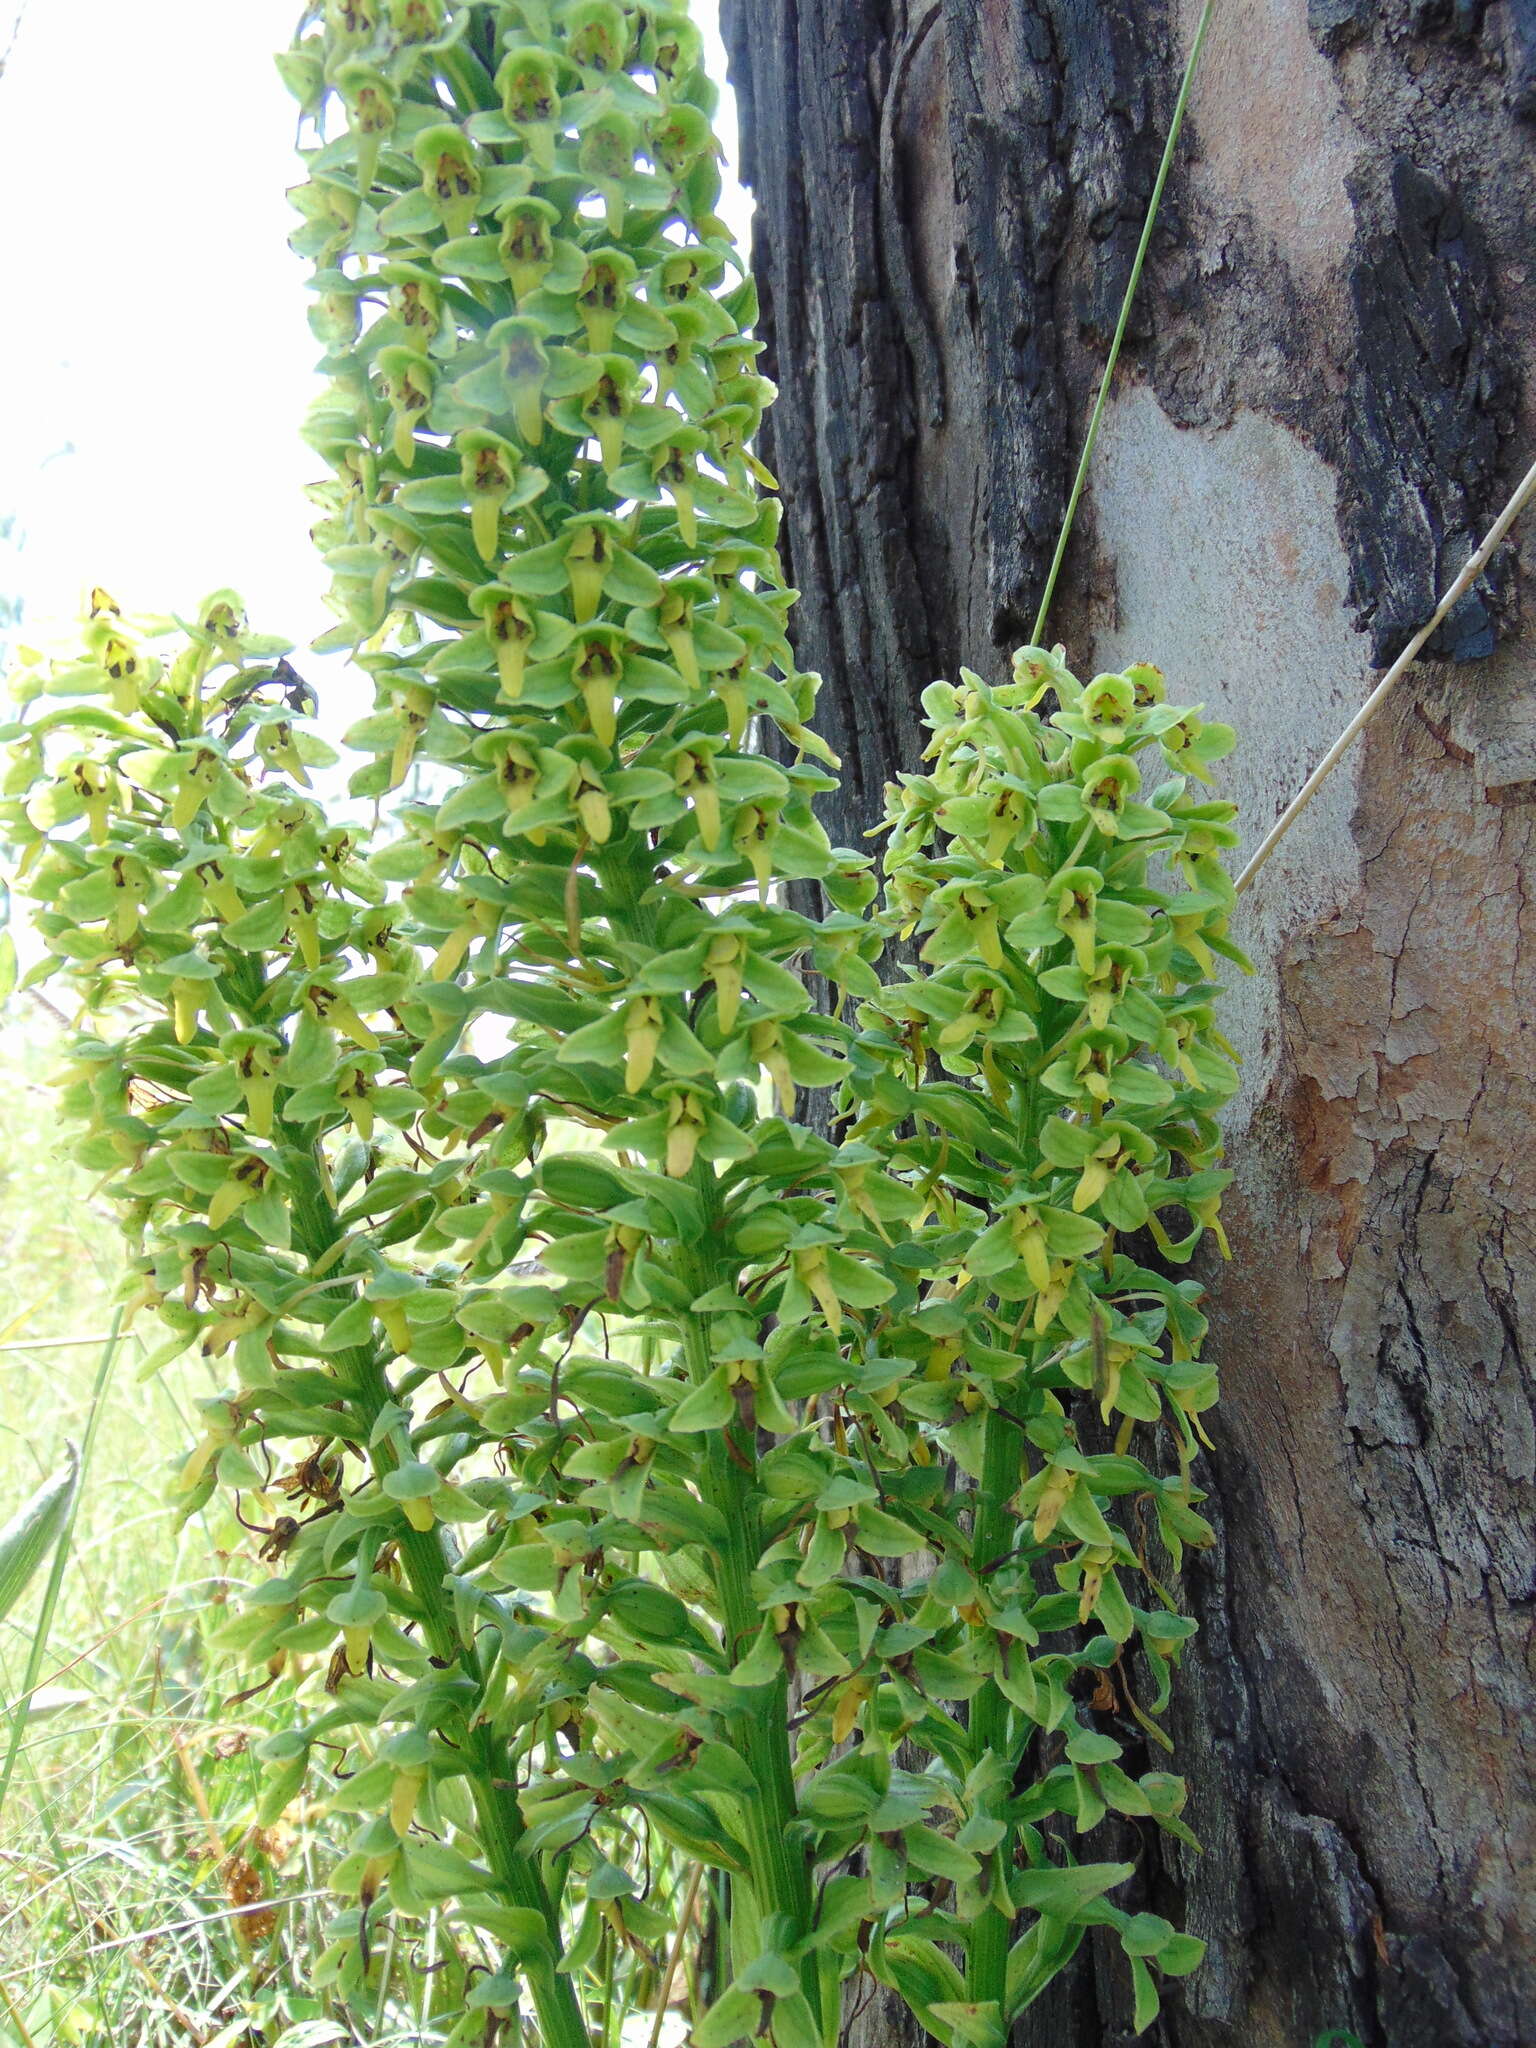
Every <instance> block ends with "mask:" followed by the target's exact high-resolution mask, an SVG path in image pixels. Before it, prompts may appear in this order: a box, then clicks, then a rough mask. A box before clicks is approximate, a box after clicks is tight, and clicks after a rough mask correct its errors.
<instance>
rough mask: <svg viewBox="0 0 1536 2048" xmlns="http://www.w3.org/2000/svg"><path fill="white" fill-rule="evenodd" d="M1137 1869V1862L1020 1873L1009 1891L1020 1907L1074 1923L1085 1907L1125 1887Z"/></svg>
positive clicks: (1082, 1865)
mask: <svg viewBox="0 0 1536 2048" xmlns="http://www.w3.org/2000/svg"><path fill="white" fill-rule="evenodd" d="M1135 1868H1136V1866H1135V1864H1134V1863H1079V1864H1077V1865H1075V1866H1073V1867H1071V1868H1068V1869H1060V1868H1056V1869H1050V1870H1020V1871H1017V1872H1016V1873H1015V1874H1014V1876H1013V1878H1012V1879H1011V1880H1010V1884H1009V1889H1010V1891H1011V1892H1012V1894H1013V1897H1014V1901H1015V1903H1016V1904H1017V1905H1020V1906H1026V1907H1028V1908H1029V1909H1030V1910H1031V1911H1033V1912H1036V1913H1047V1914H1050V1915H1052V1916H1053V1917H1054V1918H1057V1919H1061V1920H1071V1919H1075V1918H1076V1916H1077V1915H1078V1914H1079V1913H1080V1912H1081V1911H1082V1909H1083V1907H1084V1906H1087V1905H1091V1904H1092V1902H1093V1901H1094V1900H1095V1899H1098V1898H1102V1897H1103V1895H1104V1894H1105V1892H1107V1891H1112V1890H1113V1889H1114V1887H1115V1886H1116V1885H1117V1884H1124V1883H1125V1880H1126V1879H1127V1878H1128V1877H1129V1876H1131V1874H1132V1873H1133V1872H1134V1870H1135Z"/></svg>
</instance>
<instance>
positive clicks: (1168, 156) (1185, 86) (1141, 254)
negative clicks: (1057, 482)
mask: <svg viewBox="0 0 1536 2048" xmlns="http://www.w3.org/2000/svg"><path fill="white" fill-rule="evenodd" d="M1214 5H1215V0H1205V6H1204V7H1203V8H1202V9H1201V10H1200V20H1199V22H1198V24H1197V25H1196V28H1195V39H1194V41H1193V42H1192V43H1191V44H1190V46H1189V60H1188V62H1187V63H1186V64H1185V66H1184V76H1183V79H1182V80H1181V81H1180V84H1179V96H1178V98H1177V99H1176V100H1175V101H1174V103H1173V119H1172V121H1171V122H1170V123H1169V125H1168V140H1167V141H1166V142H1165V143H1164V144H1163V160H1162V162H1161V163H1160V164H1159V165H1158V167H1157V178H1156V180H1155V182H1154V184H1153V186H1152V197H1151V198H1150V199H1149V200H1148V202H1147V217H1146V219H1145V220H1144V221H1143V223H1142V228H1141V240H1140V241H1139V242H1138V243H1137V245H1136V256H1135V260H1134V261H1133V262H1132V264H1131V274H1130V277H1129V278H1128V279H1127V280H1126V286H1125V296H1124V297H1123V298H1122V299H1121V301H1120V317H1119V319H1118V320H1117V321H1116V322H1115V333H1114V339H1113V340H1112V341H1111V342H1110V344H1109V357H1108V360H1107V361H1106V362H1105V365H1104V375H1103V377H1102V378H1101V379H1100V380H1099V395H1098V397H1097V398H1096V399H1095V400H1094V403H1093V415H1092V417H1091V418H1090V420H1089V422H1088V432H1087V435H1086V437H1085V438H1084V441H1083V452H1082V455H1081V457H1080V458H1079V460H1078V465H1077V474H1076V476H1075V477H1073V479H1072V492H1071V496H1070V497H1069V498H1068V499H1067V509H1066V512H1065V514H1064V516H1063V518H1062V522H1061V532H1060V533H1059V534H1058V535H1057V537H1056V552H1055V554H1054V555H1052V557H1051V566H1050V569H1049V571H1048V573H1047V575H1046V579H1045V591H1044V594H1043V595H1042V597H1041V599H1040V609H1039V611H1038V612H1037V613H1036V615H1035V624H1034V630H1033V631H1032V632H1031V634H1030V636H1029V637H1030V640H1031V642H1032V643H1033V645H1034V646H1036V647H1038V646H1039V645H1040V644H1041V635H1042V634H1043V633H1044V631H1045V621H1046V618H1047V616H1048V614H1049V612H1050V609H1051V599H1052V598H1053V597H1054V596H1055V594H1056V579H1057V577H1058V576H1059V575H1060V574H1061V564H1062V561H1063V559H1064V557H1065V555H1066V552H1067V542H1068V541H1069V540H1070V539H1071V537H1072V522H1073V521H1074V520H1075V519H1076V517H1077V505H1078V500H1079V499H1080V498H1081V497H1082V495H1083V486H1084V485H1085V484H1086V483H1087V481H1088V465H1089V463H1090V462H1091V461H1092V460H1093V449H1094V443H1095V442H1096V441H1097V440H1098V438H1099V422H1100V421H1101V420H1102V419H1103V417H1104V404H1105V401H1106V400H1107V398H1108V397H1109V387H1110V384H1111V383H1112V382H1113V380H1114V375H1115V365H1116V364H1117V363H1118V362H1119V360H1120V345H1121V343H1122V342H1123V341H1124V340H1125V330H1126V328H1127V327H1128V326H1129V324H1130V318H1131V307H1132V306H1133V304H1134V303H1135V300H1136V287H1137V286H1138V285H1139V284H1140V283H1141V269H1142V265H1143V264H1144V263H1145V262H1146V260H1147V251H1148V249H1149V248H1150V247H1151V246H1152V230H1153V229H1154V228H1155V227H1156V226H1157V215H1158V209H1159V208H1160V207H1161V205H1162V203H1163V187H1164V185H1166V184H1167V182H1168V171H1169V168H1170V166H1171V165H1172V163H1173V153H1174V151H1175V149H1177V147H1178V142H1179V130H1180V129H1181V128H1182V127H1183V126H1184V109H1185V108H1186V107H1187V106H1188V104H1189V89H1190V87H1191V86H1192V85H1193V84H1194V82H1195V67H1196V65H1197V64H1198V63H1199V62H1200V51H1201V49H1202V48H1203V46H1204V43H1205V32H1206V30H1207V29H1208V28H1209V27H1210V25H1211V11H1212V8H1213V7H1214Z"/></svg>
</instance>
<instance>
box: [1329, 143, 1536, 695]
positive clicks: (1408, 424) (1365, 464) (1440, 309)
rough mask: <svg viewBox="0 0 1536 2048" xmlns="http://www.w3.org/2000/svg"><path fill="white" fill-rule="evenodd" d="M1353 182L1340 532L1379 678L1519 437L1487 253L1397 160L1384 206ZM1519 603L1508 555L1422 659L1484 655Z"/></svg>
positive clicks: (1461, 545) (1475, 525) (1469, 544)
mask: <svg viewBox="0 0 1536 2048" xmlns="http://www.w3.org/2000/svg"><path fill="white" fill-rule="evenodd" d="M1368 184H1369V180H1368V178H1367V177H1365V176H1362V177H1361V178H1360V179H1358V180H1357V181H1356V187H1357V189H1356V190H1355V191H1354V194H1353V196H1354V199H1355V203H1356V207H1357V210H1358V212H1359V213H1360V215H1361V217H1362V218H1367V219H1368V218H1370V217H1371V216H1372V215H1373V214H1375V213H1377V212H1378V211H1379V212H1380V213H1382V214H1384V215H1385V218H1386V221H1387V225H1386V227H1385V229H1384V230H1383V231H1382V232H1379V233H1370V232H1367V233H1366V235H1365V236H1364V238H1363V246H1362V248H1361V250H1360V253H1359V256H1358V259H1357V261H1356V263H1355V265H1354V269H1353V272H1352V275H1351V278H1350V290H1351V296H1352V299H1353V304H1354V311H1355V319H1356V324H1357V330H1358V336H1359V344H1358V349H1357V353H1356V356H1355V360H1354V363H1353V365H1352V367H1351V371H1350V380H1349V391H1348V395H1347V398H1346V401H1345V424H1344V451H1343V454H1344V461H1343V468H1344V478H1345V500H1344V520H1343V527H1344V536H1345V541H1346V544H1347V546H1348V548H1349V553H1350V565H1351V571H1352V575H1351V584H1350V599H1351V602H1352V603H1353V605H1354V606H1355V613H1356V619H1357V622H1358V623H1359V624H1360V625H1361V626H1363V627H1365V628H1366V629H1368V630H1369V632H1370V635H1371V659H1372V661H1373V662H1374V663H1375V665H1376V666H1377V667H1378V668H1382V667H1385V666H1386V664H1387V663H1388V662H1390V661H1391V660H1392V659H1393V658H1394V656H1395V655H1397V654H1398V653H1399V652H1400V651H1401V649H1402V648H1403V646H1404V645H1405V644H1406V643H1407V641H1408V640H1409V639H1411V637H1412V636H1413V634H1414V632H1415V631H1416V630H1417V629H1418V627H1419V626H1420V625H1422V623H1423V622H1424V620H1425V619H1426V618H1427V617H1428V616H1429V614H1430V613H1431V612H1432V611H1433V610H1434V608H1435V603H1436V600H1437V598H1438V596H1439V594H1440V592H1441V590H1443V589H1444V587H1445V586H1446V584H1447V583H1449V582H1450V580H1451V578H1452V577H1453V576H1454V575H1455V573H1456V571H1457V570H1458V569H1459V568H1460V567H1461V565H1462V563H1463V562H1465V561H1466V559H1467V557H1468V555H1469V554H1471V552H1472V550H1473V549H1474V548H1475V547H1476V545H1477V543H1478V541H1479V540H1480V538H1481V537H1482V534H1483V533H1484V531H1485V530H1486V529H1487V527H1488V525H1489V524H1490V522H1491V521H1492V519H1493V517H1494V514H1495V513H1496V512H1497V511H1498V508H1499V504H1500V502H1501V499H1502V493H1501V491H1500V488H1499V472H1500V468H1501V464H1502V455H1503V443H1504V440H1505V439H1506V438H1507V436H1508V435H1509V434H1510V433H1511V432H1512V431H1513V427H1514V413H1515V376H1514V370H1513V362H1512V353H1511V350H1510V348H1509V346H1508V344H1507V343H1505V342H1504V341H1503V339H1502V338H1501V335H1500V331H1499V325H1498V304H1497V294H1496V292H1495V288H1494V281H1493V275H1492V270H1491V266H1490V264H1489V261H1488V255H1487V251H1486V249H1485V247H1484V244H1483V239H1482V236H1481V235H1480V234H1479V232H1478V230H1477V228H1476V226H1475V224H1474V223H1473V222H1472V221H1470V220H1469V219H1468V218H1467V215H1466V212H1465V210H1464V208H1463V206H1462V205H1461V203H1460V201H1459V200H1458V199H1457V198H1456V196H1455V195H1454V194H1453V193H1452V192H1450V191H1448V190H1447V189H1446V187H1445V186H1444V185H1442V184H1441V183H1440V182H1439V181H1438V180H1437V179H1436V178H1434V177H1433V176H1431V174H1430V173H1429V172H1427V171H1425V170H1422V169H1420V168H1419V167H1418V166H1417V165H1415V164H1413V163H1410V162H1409V161H1408V160H1407V159H1406V158H1402V157H1399V158H1398V159H1397V160H1396V161H1395V162H1394V163H1393V164H1392V165H1391V167H1390V172H1389V175H1388V179H1387V190H1386V193H1385V194H1384V195H1383V197H1382V199H1381V200H1380V201H1379V202H1378V201H1377V199H1376V196H1375V195H1374V194H1373V193H1372V192H1371V191H1370V190H1369V189H1368ZM1512 602H1513V574H1512V553H1511V551H1510V550H1508V549H1504V550H1501V551H1500V555H1499V556H1496V557H1495V559H1494V562H1493V563H1492V564H1491V565H1490V568H1489V572H1488V574H1487V575H1486V576H1484V577H1482V578H1480V579H1479V581H1478V582H1477V583H1476V584H1475V585H1474V586H1473V588H1472V589H1471V590H1469V591H1468V592H1467V593H1466V595H1465V596H1464V597H1463V598H1462V599H1461V600H1460V602H1459V603H1458V604H1457V605H1456V606H1455V608H1454V609H1453V610H1452V612H1451V614H1450V616H1449V617H1448V618H1447V619H1446V621H1445V624H1444V625H1443V626H1442V627H1441V629H1440V631H1439V632H1438V633H1437V634H1436V636H1435V639H1434V641H1433V642H1432V644H1431V649H1430V651H1431V653H1433V654H1436V655H1439V656H1441V657H1443V658H1446V659H1449V660H1452V661H1476V660H1481V659H1482V658H1483V657H1484V656H1486V655H1489V654H1491V653H1492V652H1493V649H1494V646H1495V643H1496V641H1497V639H1498V637H1499V634H1500V630H1501V624H1502V620H1503V617H1504V615H1505V614H1506V613H1507V612H1508V611H1509V609H1510V607H1511V604H1512Z"/></svg>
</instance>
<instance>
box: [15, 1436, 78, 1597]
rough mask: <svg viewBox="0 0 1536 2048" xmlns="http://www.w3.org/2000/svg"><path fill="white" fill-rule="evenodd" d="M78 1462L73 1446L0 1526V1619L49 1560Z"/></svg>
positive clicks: (66, 1512)
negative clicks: (52, 1471) (58, 1465)
mask: <svg viewBox="0 0 1536 2048" xmlns="http://www.w3.org/2000/svg"><path fill="white" fill-rule="evenodd" d="M79 1473H80V1467H79V1461H78V1459H77V1458H76V1457H75V1454H74V1451H73V1449H71V1451H70V1454H69V1463H68V1464H67V1465H64V1466H61V1467H60V1469H59V1470H58V1471H57V1472H55V1473H54V1475H53V1477H52V1478H51V1479H48V1480H45V1481H44V1483H43V1484H42V1485H41V1486H40V1487H39V1488H38V1489H37V1491H36V1493H34V1494H33V1496H32V1498H31V1499H30V1500H29V1501H27V1503H26V1504H25V1506H23V1507H22V1508H21V1509H19V1510H18V1512H17V1513H16V1514H15V1515H13V1516H12V1518H11V1519H10V1521H9V1522H7V1523H6V1525H5V1527H4V1528H3V1529H0V1621H3V1620H4V1619H5V1617H6V1615H8V1614H9V1613H10V1611H11V1609H12V1608H13V1607H14V1606H15V1605H16V1603H17V1601H18V1600H19V1599H20V1598H21V1596H22V1594H23V1593H24V1592H25V1591H26V1589H27V1585H28V1582H29V1581H30V1580H31V1578H32V1576H33V1574H34V1573H35V1572H36V1571H37V1570H38V1568H39V1567H40V1566H41V1565H42V1564H43V1563H44V1562H45V1561H46V1559H47V1557H48V1553H49V1552H50V1551H51V1550H52V1549H53V1546H54V1544H55V1543H56V1542H57V1541H58V1539H59V1535H60V1533H61V1531H62V1530H63V1528H64V1526H65V1524H66V1523H67V1522H68V1520H69V1511H70V1507H71V1505H72V1503H73V1501H74V1497H75V1488H76V1486H77V1485H78V1484H79Z"/></svg>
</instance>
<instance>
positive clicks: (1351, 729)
mask: <svg viewBox="0 0 1536 2048" xmlns="http://www.w3.org/2000/svg"><path fill="white" fill-rule="evenodd" d="M1533 492H1536V462H1533V463H1532V464H1531V466H1530V468H1529V469H1528V470H1527V471H1526V473H1525V475H1524V476H1523V477H1522V478H1521V479H1520V481H1519V483H1518V484H1516V486H1515V488H1514V490H1513V492H1512V493H1511V495H1510V499H1509V502H1508V504H1507V505H1506V506H1505V507H1504V510H1503V511H1502V512H1501V513H1500V514H1499V516H1498V518H1497V519H1495V521H1494V522H1493V524H1492V526H1490V527H1489V529H1488V531H1487V532H1486V533H1485V534H1484V535H1483V538H1482V541H1481V543H1480V544H1479V546H1478V550H1477V552H1476V554H1475V555H1473V556H1472V558H1471V560H1470V561H1469V562H1468V563H1467V565H1466V567H1465V568H1464V569H1463V570H1462V571H1461V573H1460V575H1459V576H1457V578H1456V580H1455V581H1454V582H1453V583H1452V584H1451V586H1450V588H1449V589H1448V590H1447V591H1446V593H1445V595H1444V596H1443V597H1442V598H1441V600H1440V602H1439V603H1438V604H1437V605H1436V606H1435V609H1434V612H1433V614H1432V615H1431V617H1430V618H1429V620H1428V622H1427V623H1426V624H1425V625H1422V626H1420V628H1419V630H1418V632H1417V633H1415V634H1414V636H1413V638H1412V639H1411V640H1410V641H1409V642H1408V645H1407V646H1406V647H1405V648H1404V649H1403V651H1402V653H1401V654H1400V655H1399V656H1398V657H1397V659H1396V661H1394V662H1393V664H1392V666H1391V667H1390V668H1389V669H1388V670H1387V672H1386V674H1385V675H1384V676H1383V677H1382V679H1381V681H1380V682H1379V683H1378V684H1377V685H1376V687H1375V689H1374V690H1372V692H1371V694H1370V696H1369V697H1367V698H1366V700H1365V702H1364V703H1363V704H1362V705H1361V706H1360V709H1359V710H1358V711H1357V712H1356V713H1355V715H1354V717H1353V718H1352V719H1351V720H1350V721H1349V723H1348V725H1346V726H1345V728H1344V730H1343V731H1342V732H1341V733H1340V734H1339V736H1338V738H1337V739H1336V740H1335V741H1334V743H1333V745H1332V746H1331V747H1330V748H1329V749H1328V751H1327V753H1326V754H1324V756H1323V758H1322V759H1321V761H1319V762H1318V764H1317V766H1316V767H1315V768H1314V769H1313V770H1312V773H1311V774H1310V775H1309V776H1308V777H1307V779H1306V781H1305V782H1304V783H1303V784H1302V785H1301V788H1300V789H1299V790H1297V792H1296V794H1295V795H1294V796H1293V797H1292V798H1291V800H1290V802H1289V803H1288V804H1287V805H1286V807H1285V809H1284V810H1283V811H1282V812H1281V813H1280V815H1279V817H1278V818H1277V819H1276V820H1275V822H1274V824H1273V825H1271V826H1270V828H1269V831H1268V833H1267V835H1266V836H1265V839H1264V841H1263V843H1262V845H1261V846H1260V847H1259V849H1258V851H1257V852H1256V853H1255V854H1254V856H1253V858H1252V860H1251V861H1249V863H1248V865H1247V867H1245V868H1244V869H1243V872H1242V873H1241V874H1240V875H1239V876H1238V878H1237V893H1238V895H1239V896H1241V895H1242V894H1243V892H1244V890H1245V889H1247V887H1248V886H1249V884H1250V883H1251V882H1252V880H1253V878H1254V876H1255V875H1256V874H1257V873H1258V872H1259V869H1260V868H1261V867H1263V865H1264V863H1265V861H1267V860H1268V859H1269V856H1270V855H1271V854H1272V853H1273V852H1274V850H1275V848H1276V847H1277V846H1278V845H1279V844H1280V842H1281V840H1282V839H1283V838H1284V837H1285V835H1286V833H1287V832H1289V831H1290V829H1291V827H1292V826H1293V825H1294V824H1295V822H1296V820H1297V819H1298V818H1299V817H1300V816H1301V814H1302V812H1303V811H1304V810H1305V809H1306V808H1307V805H1308V804H1309V803H1311V801H1312V799H1313V797H1315V796H1316V795H1317V792H1318V791H1319V789H1321V788H1322V786H1323V784H1324V783H1325V782H1326V781H1327V780H1328V777H1329V776H1330V775H1331V774H1332V773H1333V771H1334V769H1335V768H1336V767H1337V766H1338V764H1339V762H1340V761H1341V760H1342V759H1343V757H1344V755H1345V754H1346V753H1348V751H1349V749H1350V747H1351V746H1352V745H1353V743H1354V741H1355V740H1356V738H1358V736H1359V735H1360V734H1361V733H1362V732H1364V730H1365V728H1366V727H1367V726H1368V725H1369V724H1370V722H1371V720H1372V719H1373V718H1374V717H1375V716H1376V714H1377V712H1378V711H1379V710H1380V709H1381V707H1382V705H1383V704H1385V703H1386V701H1387V698H1388V697H1389V696H1390V695H1391V694H1392V690H1393V686H1394V685H1395V684H1396V683H1397V681H1398V679H1399V677H1400V676H1401V675H1402V673H1403V671H1404V669H1406V668H1407V667H1408V666H1409V665H1410V664H1411V662H1412V661H1413V659H1414V657H1415V655H1416V654H1417V653H1418V651H1419V649H1420V648H1421V647H1422V646H1423V645H1424V642H1425V641H1426V640H1427V639H1428V638H1429V637H1430V635H1431V634H1432V633H1433V632H1434V631H1435V630H1436V628H1437V627H1438V626H1439V625H1440V624H1441V622H1442V620H1443V619H1444V618H1445V615H1446V613H1447V612H1448V611H1449V610H1450V609H1451V606H1452V605H1453V604H1455V603H1456V601H1457V599H1458V598H1459V597H1461V596H1462V595H1463V593H1464V592H1466V591H1467V590H1469V589H1470V588H1471V586H1472V585H1473V584H1474V583H1475V582H1476V581H1477V579H1478V577H1479V576H1481V575H1482V573H1483V571H1484V569H1486V568H1487V566H1488V563H1489V561H1490V560H1491V558H1492V556H1493V551H1494V549H1495V548H1496V547H1497V546H1498V545H1499V542H1500V541H1501V540H1502V539H1503V538H1504V536H1505V534H1506V533H1508V531H1509V529H1510V528H1511V527H1512V526H1513V525H1514V523H1515V521H1516V519H1518V518H1519V516H1520V513H1521V511H1522V510H1523V509H1524V507H1525V505H1526V502H1527V500H1528V499H1529V498H1530V497H1531V494H1532V493H1533Z"/></svg>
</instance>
